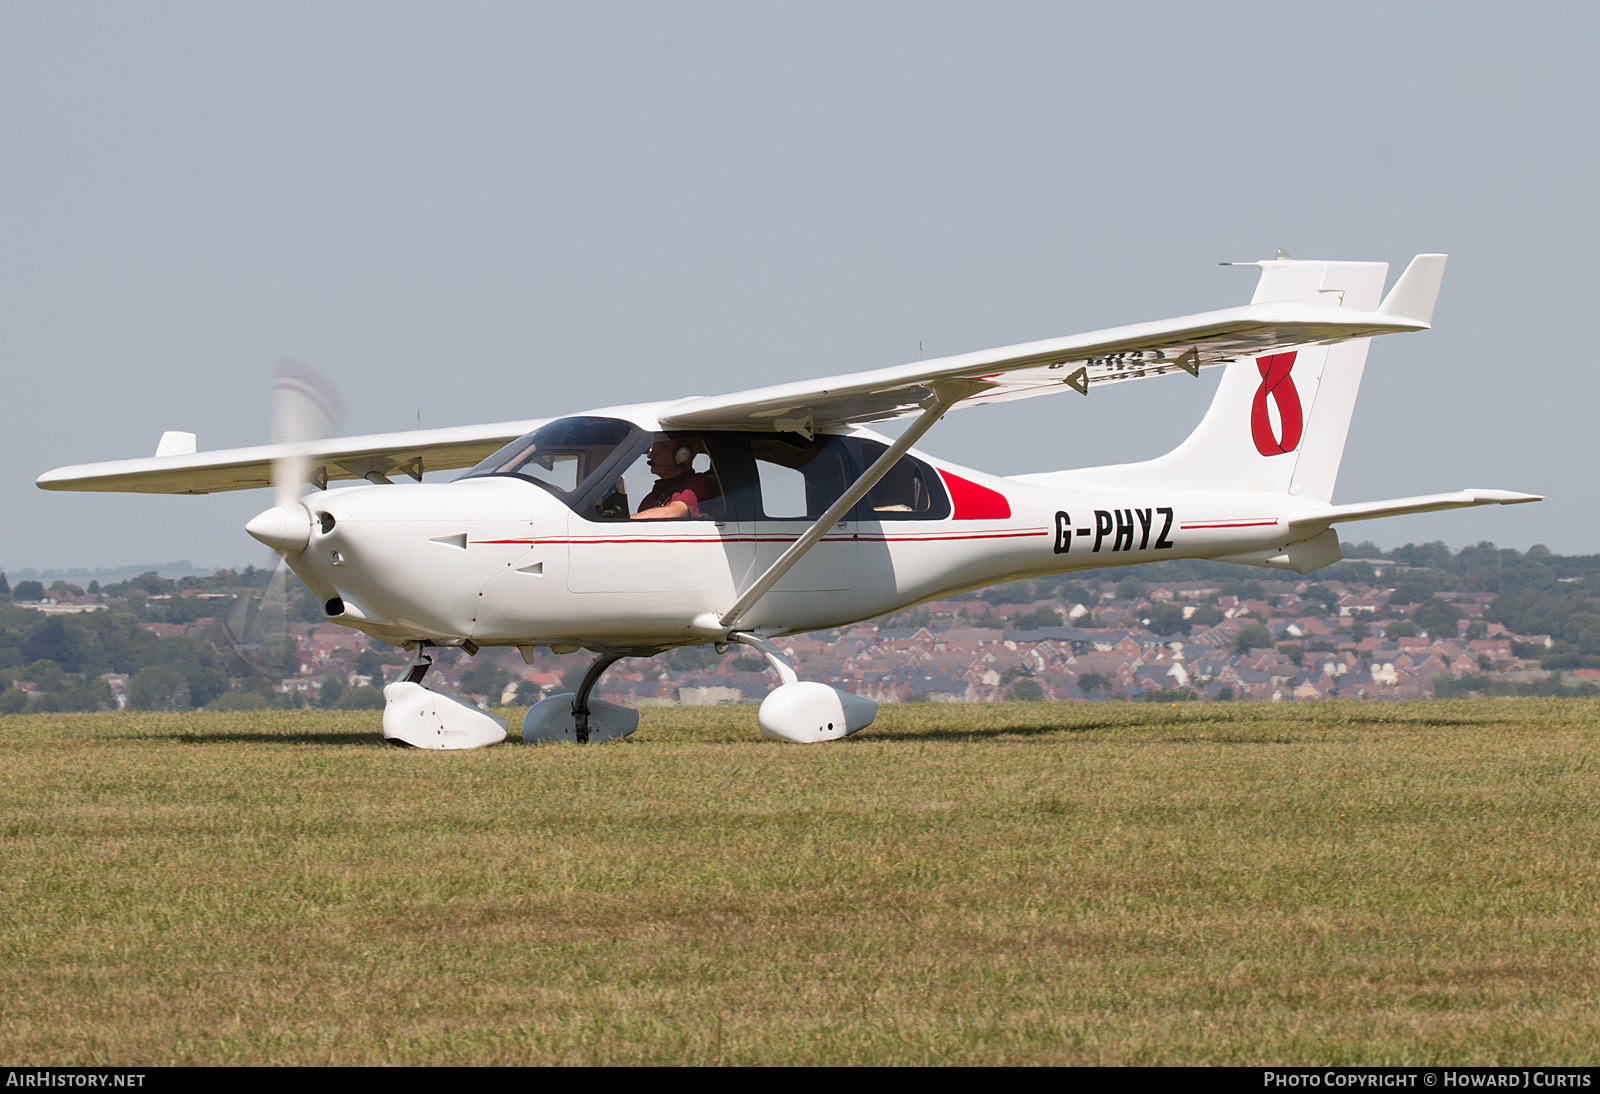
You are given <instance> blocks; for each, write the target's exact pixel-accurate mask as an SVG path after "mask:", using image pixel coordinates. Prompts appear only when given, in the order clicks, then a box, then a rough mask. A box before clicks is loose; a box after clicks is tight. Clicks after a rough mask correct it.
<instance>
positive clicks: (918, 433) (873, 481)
mask: <svg viewBox="0 0 1600 1094" xmlns="http://www.w3.org/2000/svg"><path fill="white" fill-rule="evenodd" d="M967 394H969V392H968V391H967V390H965V389H964V386H963V385H955V384H950V385H946V384H937V385H935V386H934V394H933V397H932V398H931V399H929V400H928V402H926V403H924V404H923V411H922V413H921V415H919V416H918V417H917V420H916V421H914V422H912V423H911V428H910V429H907V430H906V431H905V432H904V433H902V434H901V435H900V439H899V440H897V441H895V442H894V444H892V445H890V446H889V450H888V451H887V452H885V453H884V454H883V455H881V456H879V457H878V458H877V460H876V461H875V462H874V463H873V465H872V466H871V467H869V468H867V469H866V471H864V472H862V474H861V477H860V478H858V479H856V481H855V482H853V483H851V484H850V489H848V490H846V491H845V492H844V493H843V494H841V495H839V500H838V501H836V502H834V503H833V504H832V505H830V506H828V511H827V512H826V513H823V514H822V516H820V517H818V518H817V522H816V523H815V524H813V525H812V526H811V527H810V528H807V529H806V530H805V534H804V535H802V536H801V537H800V538H799V539H797V540H795V541H794V542H793V543H791V544H789V549H788V550H787V551H785V552H783V554H781V555H779V556H778V561H776V562H774V563H773V564H772V565H771V566H769V567H767V572H766V573H764V574H762V575H761V576H760V577H758V578H757V579H756V581H755V584H753V585H751V586H750V587H749V588H748V589H746V590H745V591H744V593H743V595H741V596H740V597H739V599H738V600H735V601H734V602H733V606H732V607H731V608H729V609H728V610H727V611H725V612H723V613H722V615H721V617H720V618H719V619H718V622H719V623H720V624H721V625H722V626H724V627H732V626H734V625H735V624H736V623H738V622H739V620H740V619H742V618H744V616H745V615H746V614H747V613H748V612H749V611H750V609H751V608H752V607H754V606H755V603H756V601H758V600H760V599H761V598H762V597H763V596H765V595H766V594H767V590H768V589H770V588H772V587H773V586H774V585H776V584H777V583H778V579H779V578H781V577H783V575H784V574H786V573H788V572H789V570H790V569H791V568H792V567H793V566H794V564H795V563H796V562H799V561H800V559H801V557H802V556H804V555H805V553H806V552H807V551H809V550H811V548H812V547H814V546H815V545H816V543H817V541H818V540H820V539H821V538H822V537H823V536H825V535H827V534H828V533H829V532H830V531H832V530H833V526H834V525H835V524H838V523H839V521H840V520H842V519H844V515H845V514H846V513H848V512H849V511H850V509H851V507H852V506H853V505H855V503H856V502H858V501H860V500H861V499H862V498H864V497H866V496H867V491H868V490H871V489H872V488H873V487H874V486H876V485H878V480H879V479H881V478H883V477H884V476H885V475H887V474H888V473H889V469H890V468H892V467H893V466H894V465H895V464H897V463H899V462H900V457H901V456H904V455H905V454H906V450H907V449H909V448H910V447H911V446H912V445H914V444H916V443H917V441H918V440H920V439H921V437H922V435H923V434H924V433H926V432H927V431H928V430H929V429H930V428H931V427H932V426H933V423H934V422H937V421H938V420H939V419H940V418H941V417H943V416H944V412H945V411H947V410H949V409H950V408H951V407H953V406H955V405H956V404H957V403H958V402H960V401H961V400H962V399H963V398H964V397H965V396H966V395H967Z"/></svg>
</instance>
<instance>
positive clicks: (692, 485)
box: [639, 471, 720, 517]
mask: <svg viewBox="0 0 1600 1094" xmlns="http://www.w3.org/2000/svg"><path fill="white" fill-rule="evenodd" d="M718 493H720V491H718V490H717V484H716V481H715V480H713V479H712V477H711V476H710V475H707V474H706V473H705V472H704V471H696V472H694V473H693V474H690V475H679V476H678V477H677V478H675V479H663V480H661V481H660V482H658V483H656V488H655V489H654V490H652V491H650V493H648V494H646V495H645V499H644V501H642V502H640V503H639V512H641V513H643V512H644V511H645V510H647V509H659V508H661V507H662V506H663V505H671V504H672V503H673V502H675V501H681V502H683V504H685V505H687V506H688V507H689V515H690V516H691V517H698V516H699V515H700V506H701V505H703V504H705V503H706V502H708V501H710V500H711V499H712V498H714V497H716V496H717V494H718Z"/></svg>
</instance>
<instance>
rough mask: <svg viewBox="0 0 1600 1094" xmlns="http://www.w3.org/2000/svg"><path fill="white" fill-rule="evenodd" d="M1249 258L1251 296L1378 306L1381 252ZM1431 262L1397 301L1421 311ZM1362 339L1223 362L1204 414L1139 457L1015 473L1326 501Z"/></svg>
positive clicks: (1383, 269)
mask: <svg viewBox="0 0 1600 1094" xmlns="http://www.w3.org/2000/svg"><path fill="white" fill-rule="evenodd" d="M1428 257H1439V258H1441V259H1442V256H1428ZM1252 265H1256V266H1259V267H1261V280H1260V282H1259V283H1258V284H1257V285H1256V292H1255V297H1254V299H1253V300H1252V301H1251V302H1252V303H1255V304H1261V303H1270V302H1274V301H1293V302H1304V303H1317V304H1332V305H1336V306H1339V307H1345V308H1350V309H1352V310H1360V311H1372V310H1374V309H1376V308H1377V307H1378V303H1379V301H1380V299H1381V298H1382V296H1383V282H1384V278H1385V277H1386V276H1387V275H1388V272H1389V265H1388V263H1386V262H1321V261H1313V262H1307V261H1295V260H1293V259H1288V258H1280V259H1275V260H1269V261H1266V262H1257V263H1252ZM1413 265H1416V264H1415V263H1413ZM1436 265H1438V264H1437V263H1434V264H1424V267H1425V269H1424V270H1423V271H1421V272H1422V273H1423V274H1424V275H1425V276H1423V277H1418V278H1416V279H1415V280H1417V282H1418V286H1416V291H1415V292H1411V293H1408V294H1407V296H1406V303H1408V304H1410V303H1414V302H1413V301H1412V299H1411V298H1412V297H1417V298H1418V301H1420V300H1421V298H1422V297H1424V296H1426V297H1428V300H1427V303H1428V304H1429V310H1430V311H1431V295H1430V294H1436V293H1437V289H1438V279H1437V277H1435V276H1433V275H1434V274H1435V273H1437V272H1442V266H1441V267H1440V268H1439V270H1435V269H1434V266H1436ZM1424 282H1426V283H1424ZM1397 288H1398V286H1397ZM1370 341H1371V340H1370V339H1366V338H1362V339H1357V340H1354V341H1349V342H1341V343H1338V344H1337V345H1333V346H1318V345H1309V346H1300V347H1298V348H1297V349H1294V350H1290V351H1287V352H1283V353H1276V354H1272V355H1270V356H1266V357H1247V358H1241V359H1239V360H1237V361H1233V362H1231V363H1230V364H1228V365H1226V366H1225V368H1224V371H1223V375H1222V382H1221V384H1220V385H1219V386H1218V387H1217V393H1216V396H1215V398H1213V399H1212V401H1211V407H1210V409H1208V410H1207V411H1206V416H1205V418H1204V419H1202V420H1201V422H1200V424H1199V425H1198V426H1196V427H1195V430H1194V432H1193V433H1191V434H1190V435H1189V436H1188V438H1187V439H1185V440H1184V442H1183V443H1182V444H1180V445H1179V446H1178V447H1177V448H1175V449H1173V450H1172V451H1171V452H1168V453H1167V454H1166V455H1165V456H1161V457H1159V458H1157V459H1154V460H1149V461H1146V462H1144V463H1132V464H1120V465H1117V466H1113V467H1097V468H1092V469H1091V468H1085V469H1082V470H1080V471H1069V472H1058V473H1056V474H1053V475H1026V476H1019V477H1020V478H1022V479H1023V480H1024V481H1034V482H1040V483H1045V482H1048V483H1050V484H1051V485H1060V486H1065V485H1069V483H1076V481H1077V479H1078V477H1079V476H1085V478H1084V480H1083V483H1084V484H1085V485H1087V484H1088V483H1090V482H1092V483H1093V484H1094V485H1096V486H1105V487H1113V486H1155V485H1161V486H1164V487H1166V488H1168V489H1180V490H1245V491H1253V492H1258V493H1273V494H1285V493H1292V494H1297V495H1300V496H1302V497H1306V498H1312V499H1316V500H1319V501H1327V500H1329V499H1331V498H1332V497H1333V485H1334V480H1335V479H1336V478H1337V477H1338V474H1339V461H1340V459H1341V457H1342V456H1343V454H1344V443H1345V437H1346V435H1347V434H1348V433H1349V431H1350V416H1351V413H1352V412H1353V411H1354V409H1355V402H1356V393H1357V391H1358V389H1359V388H1360V386H1361V373H1362V370H1363V369H1364V368H1365V366H1366V361H1367V347H1368V345H1369V343H1370Z"/></svg>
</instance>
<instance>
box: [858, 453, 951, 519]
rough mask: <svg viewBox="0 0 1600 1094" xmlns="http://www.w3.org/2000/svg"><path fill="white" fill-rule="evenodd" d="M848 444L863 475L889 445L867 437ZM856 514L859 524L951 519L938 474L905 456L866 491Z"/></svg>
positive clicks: (947, 497) (947, 500) (948, 498)
mask: <svg viewBox="0 0 1600 1094" xmlns="http://www.w3.org/2000/svg"><path fill="white" fill-rule="evenodd" d="M845 443H846V444H847V445H849V446H850V448H851V449H852V450H853V451H854V453H855V457H856V464H857V466H858V467H859V469H860V471H861V472H864V471H865V470H866V469H867V468H869V467H871V466H872V465H873V463H874V462H876V461H877V459H878V457H880V456H882V455H883V454H884V453H885V452H887V451H888V450H889V446H888V445H886V444H883V443H881V442H879V441H873V440H868V439H867V438H865V437H850V438H847V439H846V441H845ZM858 473H859V472H858ZM855 514H856V519H857V520H944V519H945V518H946V517H948V516H949V515H950V496H949V494H947V493H946V492H945V488H944V484H943V483H942V482H940V481H939V474H938V472H936V471H935V470H934V469H933V468H932V467H930V466H929V465H928V464H926V463H924V462H922V461H921V460H919V459H917V458H916V457H915V456H902V457H900V460H899V462H898V463H896V464H895V465H894V466H893V467H891V468H890V469H889V473H888V474H887V475H885V476H884V477H883V478H881V479H879V480H878V481H877V483H876V484H874V485H873V487H872V489H871V490H869V491H867V496H866V497H865V498H863V499H862V500H861V502H860V504H858V505H857V506H856V508H855Z"/></svg>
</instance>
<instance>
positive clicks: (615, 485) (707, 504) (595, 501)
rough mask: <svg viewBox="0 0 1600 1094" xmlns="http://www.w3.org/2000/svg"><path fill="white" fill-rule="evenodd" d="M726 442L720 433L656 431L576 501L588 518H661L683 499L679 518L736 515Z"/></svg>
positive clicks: (712, 517)
mask: <svg viewBox="0 0 1600 1094" xmlns="http://www.w3.org/2000/svg"><path fill="white" fill-rule="evenodd" d="M724 448H725V442H724V441H723V439H722V438H721V437H720V436H719V435H717V434H699V433H655V434H651V435H650V437H649V444H648V445H647V446H646V447H645V448H644V449H643V450H641V451H639V452H638V454H637V455H635V456H634V457H633V458H632V459H630V460H628V461H626V462H625V463H619V464H617V465H616V469H615V473H614V474H613V476H612V477H611V478H610V479H609V480H608V481H607V483H606V485H605V487H604V488H602V489H601V490H599V491H598V492H596V494H595V496H594V497H593V498H589V499H585V500H584V501H583V502H582V503H580V504H579V505H577V506H575V508H576V509H577V510H578V512H579V513H581V514H582V515H583V516H584V517H585V518H586V519H588V520H633V519H635V518H637V517H640V516H641V515H644V516H654V517H655V518H656V519H659V518H661V517H662V516H663V514H662V513H661V512H660V510H661V508H662V507H663V506H667V505H669V504H670V503H671V502H673V501H681V502H683V503H684V506H685V508H686V510H687V511H685V512H682V513H680V514H677V515H676V516H673V517H672V518H671V519H676V520H713V521H721V520H728V519H736V518H734V517H732V516H731V513H732V507H731V505H730V499H729V491H728V489H727V486H726V480H727V470H726V464H727V461H726V459H725V458H724Z"/></svg>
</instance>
